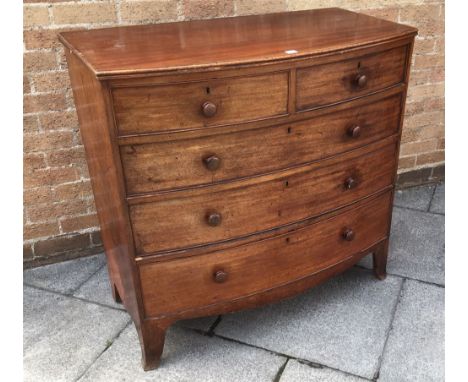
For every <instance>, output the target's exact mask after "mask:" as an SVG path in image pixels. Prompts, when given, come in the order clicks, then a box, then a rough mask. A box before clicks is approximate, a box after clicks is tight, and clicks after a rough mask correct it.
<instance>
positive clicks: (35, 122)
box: [23, 115, 39, 133]
mask: <svg viewBox="0 0 468 382" xmlns="http://www.w3.org/2000/svg"><path fill="white" fill-rule="evenodd" d="M37 131H39V119H38V117H37V116H36V115H25V116H23V133H33V132H37Z"/></svg>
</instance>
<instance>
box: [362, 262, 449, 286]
mask: <svg viewBox="0 0 468 382" xmlns="http://www.w3.org/2000/svg"><path fill="white" fill-rule="evenodd" d="M354 266H355V267H356V268H359V269H365V270H367V271H369V272H370V273H372V269H370V268H367V267H365V266H363V265H359V264H355V265H354ZM387 275H388V276H393V277H398V278H400V279H407V280H411V281H417V282H420V283H423V284H427V285H432V286H436V287H439V288H442V289H445V285H441V284H437V283H436V282H434V281H425V280H420V279H417V278H414V277H411V276H402V275H398V274H396V273H390V272H388V271H387Z"/></svg>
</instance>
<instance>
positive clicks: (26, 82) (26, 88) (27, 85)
mask: <svg viewBox="0 0 468 382" xmlns="http://www.w3.org/2000/svg"><path fill="white" fill-rule="evenodd" d="M27 93H31V85H30V83H29V77H28V76H23V94H27Z"/></svg>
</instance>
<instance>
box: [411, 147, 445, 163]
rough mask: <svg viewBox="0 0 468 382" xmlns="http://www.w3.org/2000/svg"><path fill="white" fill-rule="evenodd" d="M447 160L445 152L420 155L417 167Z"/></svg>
mask: <svg viewBox="0 0 468 382" xmlns="http://www.w3.org/2000/svg"><path fill="white" fill-rule="evenodd" d="M444 160H445V151H434V152H432V153H425V154H419V155H418V157H417V159H416V165H417V166H421V165H424V164H429V163H439V162H443V161H444Z"/></svg>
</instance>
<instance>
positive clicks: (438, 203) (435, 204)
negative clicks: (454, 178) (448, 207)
mask: <svg viewBox="0 0 468 382" xmlns="http://www.w3.org/2000/svg"><path fill="white" fill-rule="evenodd" d="M430 211H431V212H435V213H438V214H445V183H442V184H439V185H437V188H436V190H435V193H434V197H433V198H432V203H431V209H430Z"/></svg>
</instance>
